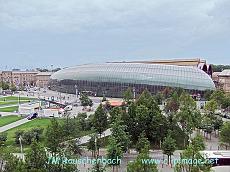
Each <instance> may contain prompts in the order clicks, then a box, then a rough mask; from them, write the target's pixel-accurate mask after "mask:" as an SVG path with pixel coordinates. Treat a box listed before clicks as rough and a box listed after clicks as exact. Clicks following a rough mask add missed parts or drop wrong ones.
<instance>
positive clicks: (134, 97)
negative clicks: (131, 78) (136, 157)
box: [133, 87, 136, 100]
mask: <svg viewBox="0 0 230 172" xmlns="http://www.w3.org/2000/svg"><path fill="white" fill-rule="evenodd" d="M133 99H134V100H135V99H136V89H135V87H133Z"/></svg>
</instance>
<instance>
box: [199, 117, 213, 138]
mask: <svg viewBox="0 0 230 172" xmlns="http://www.w3.org/2000/svg"><path fill="white" fill-rule="evenodd" d="M201 123H202V124H201V125H202V127H201V129H203V130H204V132H205V133H208V134H210V139H211V133H212V131H213V130H214V125H213V120H212V119H211V117H210V116H203V118H202V122H201Z"/></svg>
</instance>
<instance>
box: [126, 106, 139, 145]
mask: <svg viewBox="0 0 230 172" xmlns="http://www.w3.org/2000/svg"><path fill="white" fill-rule="evenodd" d="M122 120H123V121H125V122H126V127H127V128H126V131H127V132H128V133H129V135H130V136H131V140H132V141H135V140H137V138H138V135H137V134H136V129H137V121H136V104H135V103H134V102H132V103H131V104H130V105H128V112H125V113H124V114H123V115H122Z"/></svg>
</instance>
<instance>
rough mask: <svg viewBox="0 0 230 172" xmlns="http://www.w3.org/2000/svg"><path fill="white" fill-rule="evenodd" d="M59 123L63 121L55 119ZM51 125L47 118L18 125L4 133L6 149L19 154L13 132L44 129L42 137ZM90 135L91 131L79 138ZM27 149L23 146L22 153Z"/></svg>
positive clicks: (84, 132) (85, 132) (42, 141)
mask: <svg viewBox="0 0 230 172" xmlns="http://www.w3.org/2000/svg"><path fill="white" fill-rule="evenodd" d="M57 120H58V121H59V122H62V121H63V119H57ZM50 123H51V119H49V118H41V119H39V118H38V119H35V120H32V121H30V122H28V123H25V124H23V125H20V126H18V127H15V128H12V129H10V130H8V131H6V133H7V141H6V146H7V149H9V150H11V152H20V147H19V145H16V144H15V142H14V141H15V138H14V137H15V132H16V131H18V130H24V131H28V130H31V129H32V128H44V131H43V136H44V133H45V130H46V128H47V127H48V125H50ZM90 133H92V131H82V132H81V133H80V135H81V136H84V135H88V134H90ZM44 141H45V140H44V138H42V139H41V141H40V143H41V144H42V145H43V144H44ZM29 147H30V146H27V145H24V151H28V150H29Z"/></svg>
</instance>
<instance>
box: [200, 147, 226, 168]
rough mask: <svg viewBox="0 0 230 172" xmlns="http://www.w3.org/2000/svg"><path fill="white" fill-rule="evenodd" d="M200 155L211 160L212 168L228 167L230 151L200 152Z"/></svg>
mask: <svg viewBox="0 0 230 172" xmlns="http://www.w3.org/2000/svg"><path fill="white" fill-rule="evenodd" d="M200 153H201V155H202V157H203V158H205V159H209V160H213V161H212V162H213V164H212V166H230V151H227V150H226V151H224V150H216V151H200ZM229 171H230V168H229Z"/></svg>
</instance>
